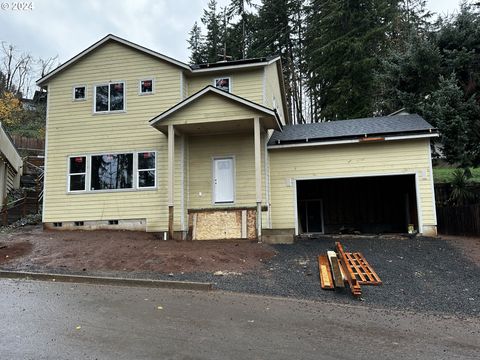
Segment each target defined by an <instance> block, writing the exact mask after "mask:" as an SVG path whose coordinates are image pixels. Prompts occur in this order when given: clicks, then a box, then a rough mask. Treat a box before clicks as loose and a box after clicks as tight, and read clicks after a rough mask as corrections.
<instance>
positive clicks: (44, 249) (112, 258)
mask: <svg viewBox="0 0 480 360" xmlns="http://www.w3.org/2000/svg"><path fill="white" fill-rule="evenodd" d="M274 255H275V251H274V250H273V249H272V248H271V247H270V246H268V245H263V244H258V243H253V242H248V241H235V242H226V241H224V242H220V241H213V242H212V241H208V242H200V241H193V242H192V241H178V242H177V241H164V240H162V239H159V238H157V237H156V236H155V235H154V234H151V233H144V232H130V231H43V230H42V228H41V227H40V226H26V227H24V228H21V229H17V230H14V231H12V232H10V233H5V234H0V267H1V268H4V269H19V270H29V269H32V270H46V271H47V270H48V269H51V270H61V269H68V270H70V271H74V272H78V271H86V272H89V271H145V272H149V271H152V272H161V273H181V272H185V273H188V272H197V271H200V272H215V271H229V272H239V273H242V272H245V271H248V270H252V269H254V268H255V267H257V266H259V265H261V264H262V262H264V261H266V260H268V259H270V258H271V257H272V256H274Z"/></svg>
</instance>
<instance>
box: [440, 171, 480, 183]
mask: <svg viewBox="0 0 480 360" xmlns="http://www.w3.org/2000/svg"><path fill="white" fill-rule="evenodd" d="M471 170H472V178H471V179H470V181H471V182H475V183H480V168H472V169H471ZM454 171H455V168H434V169H433V180H434V181H435V182H436V183H449V182H451V181H452V178H453V172H454Z"/></svg>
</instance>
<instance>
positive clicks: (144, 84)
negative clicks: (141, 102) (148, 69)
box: [138, 78, 154, 95]
mask: <svg viewBox="0 0 480 360" xmlns="http://www.w3.org/2000/svg"><path fill="white" fill-rule="evenodd" d="M138 87H139V92H138V93H139V94H140V95H148V94H153V93H154V81H153V79H152V78H150V79H143V80H140V83H139V84H138Z"/></svg>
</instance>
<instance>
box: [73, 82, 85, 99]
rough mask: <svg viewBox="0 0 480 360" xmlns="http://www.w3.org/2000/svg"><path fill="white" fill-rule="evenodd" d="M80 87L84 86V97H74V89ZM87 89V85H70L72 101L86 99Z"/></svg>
mask: <svg viewBox="0 0 480 360" xmlns="http://www.w3.org/2000/svg"><path fill="white" fill-rule="evenodd" d="M80 87H83V88H85V97H84V98H82V99H75V89H77V88H80ZM87 91H88V87H87V85H73V87H72V101H75V102H77V101H87V96H88V94H87Z"/></svg>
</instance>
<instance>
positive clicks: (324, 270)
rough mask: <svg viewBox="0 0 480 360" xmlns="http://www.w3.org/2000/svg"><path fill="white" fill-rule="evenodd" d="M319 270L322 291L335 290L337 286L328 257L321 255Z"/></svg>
mask: <svg viewBox="0 0 480 360" xmlns="http://www.w3.org/2000/svg"><path fill="white" fill-rule="evenodd" d="M318 270H319V273H320V284H321V286H322V289H325V290H333V289H335V286H334V284H333V278H332V272H331V270H330V264H329V262H328V258H327V255H320V256H319V257H318Z"/></svg>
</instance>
